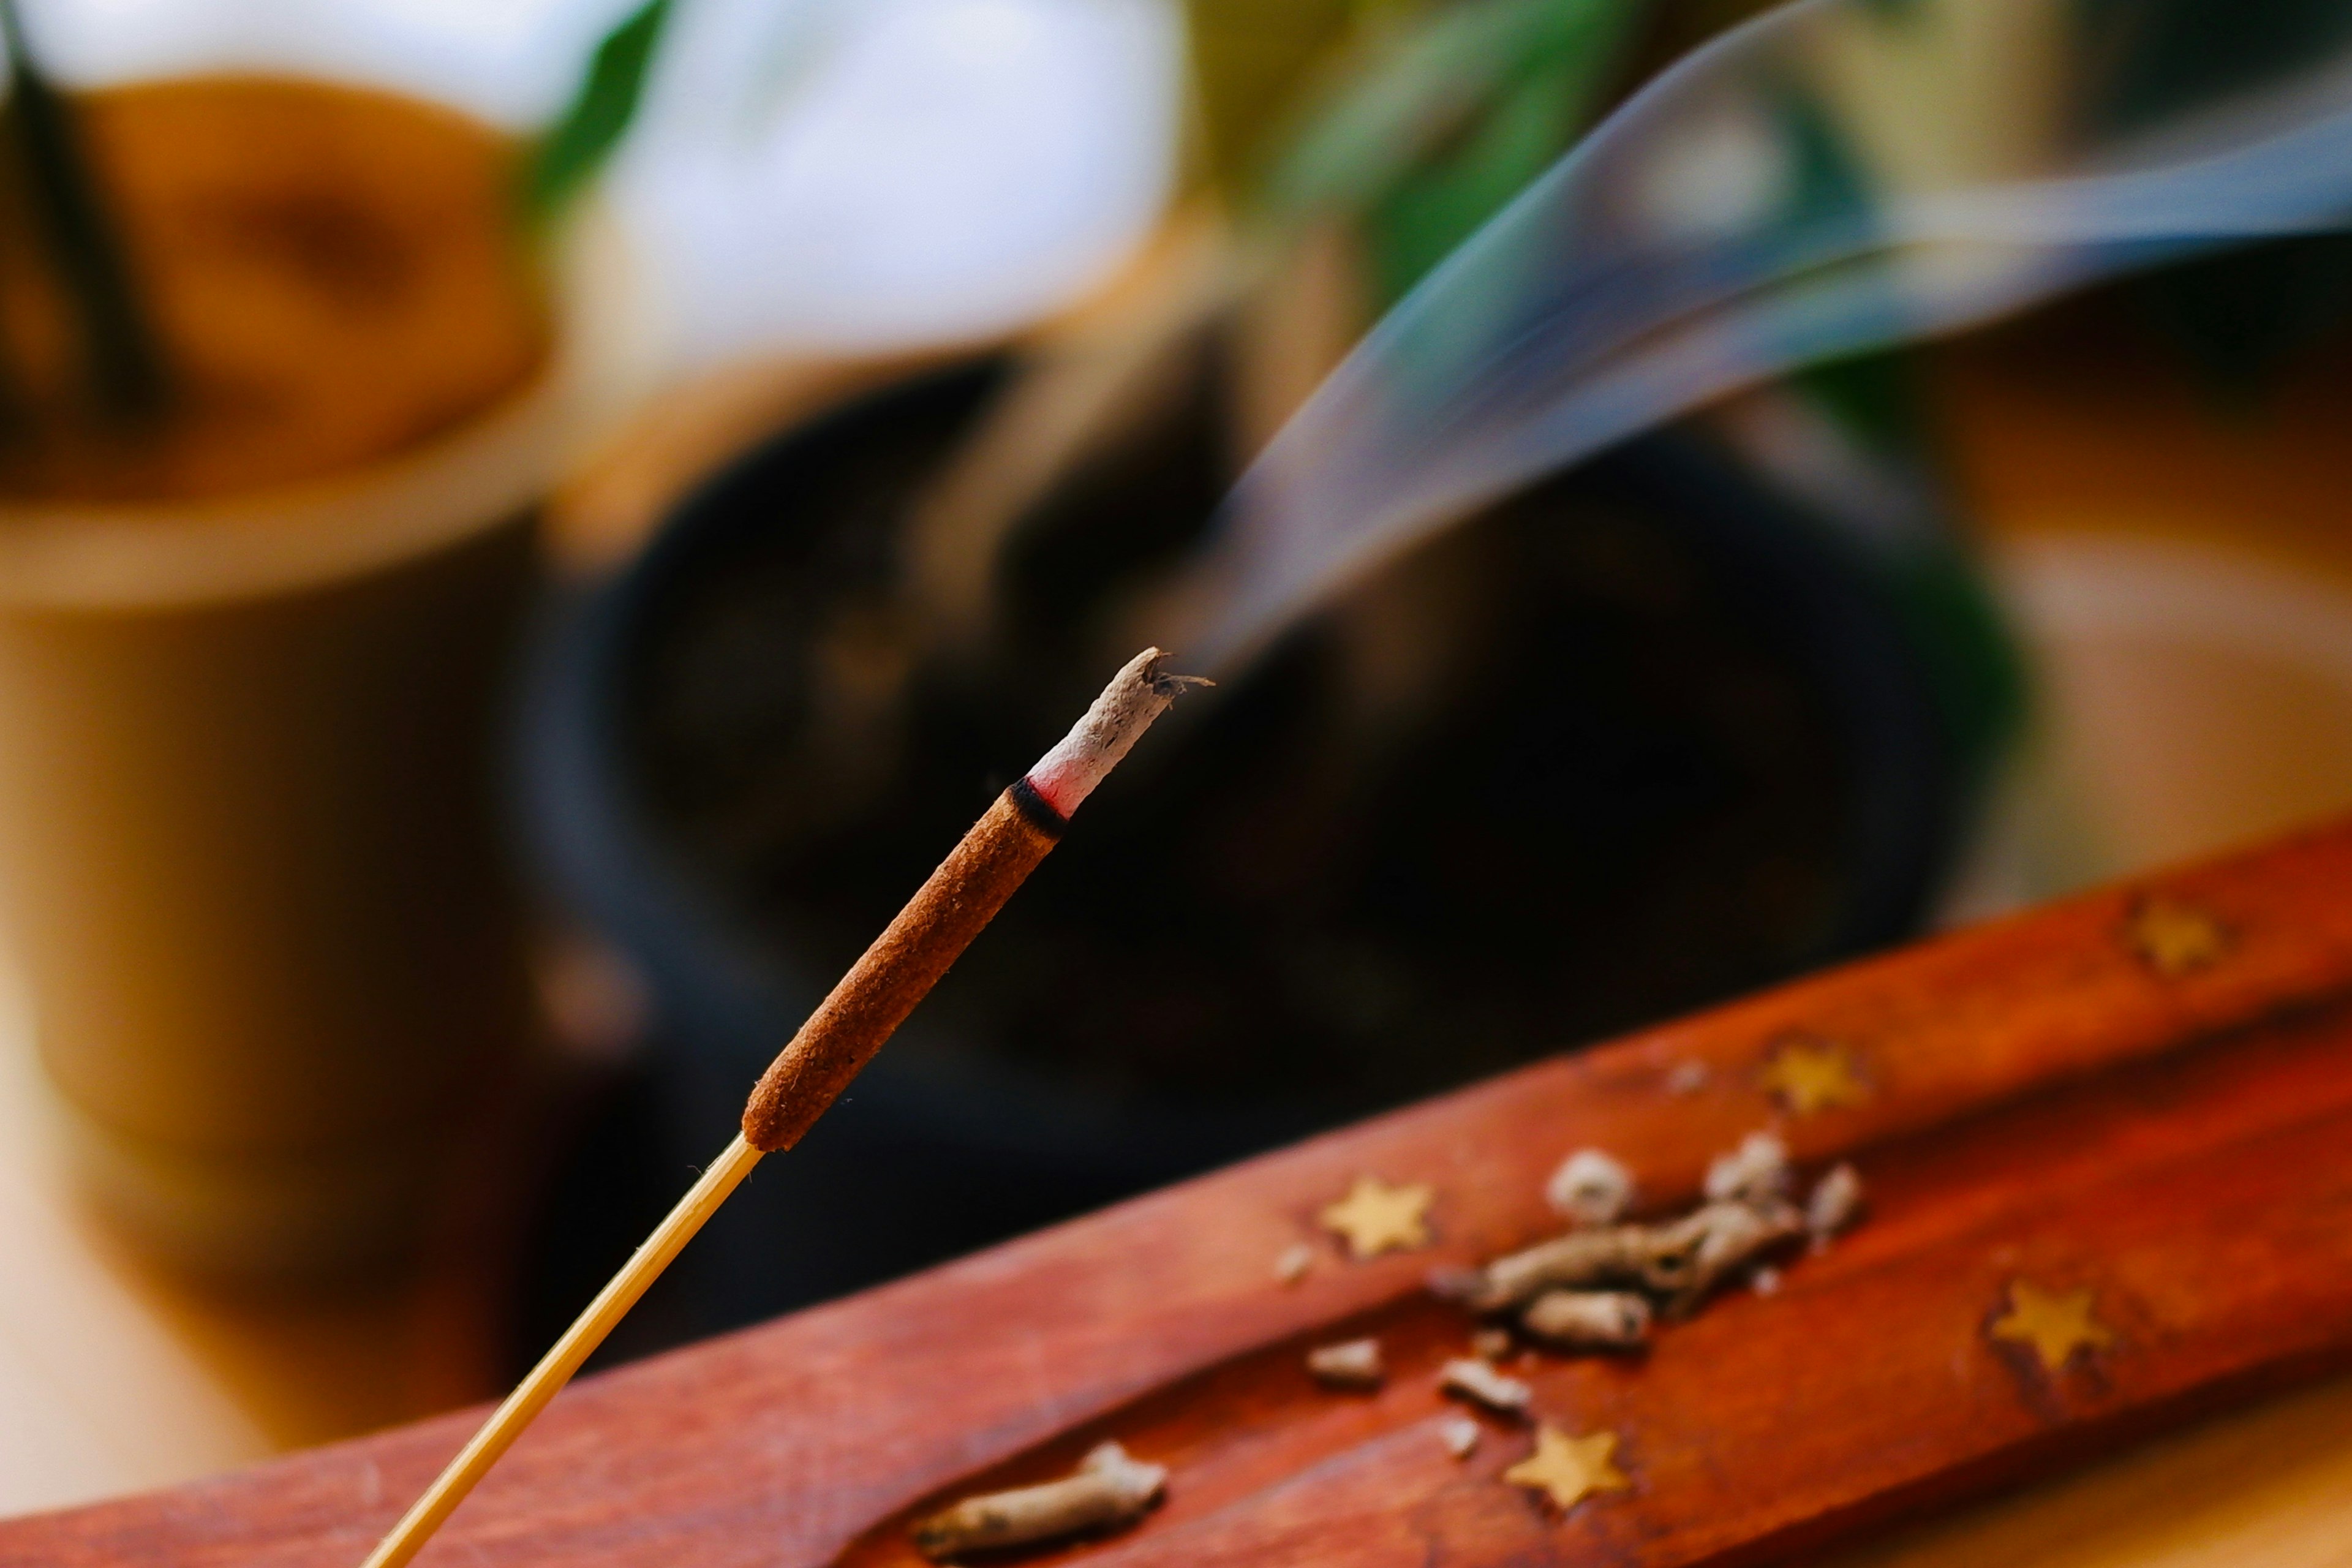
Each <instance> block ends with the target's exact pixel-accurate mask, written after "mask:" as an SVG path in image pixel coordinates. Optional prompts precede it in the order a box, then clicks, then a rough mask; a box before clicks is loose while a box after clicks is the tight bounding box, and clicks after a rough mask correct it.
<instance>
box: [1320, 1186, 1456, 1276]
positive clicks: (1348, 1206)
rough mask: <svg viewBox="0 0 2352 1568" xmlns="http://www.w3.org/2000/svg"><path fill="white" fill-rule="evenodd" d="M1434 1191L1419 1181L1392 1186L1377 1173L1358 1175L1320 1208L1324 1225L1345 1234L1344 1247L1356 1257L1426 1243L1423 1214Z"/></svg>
mask: <svg viewBox="0 0 2352 1568" xmlns="http://www.w3.org/2000/svg"><path fill="white" fill-rule="evenodd" d="M1436 1195H1437V1194H1436V1191H1435V1189H1433V1188H1432V1187H1431V1186H1429V1185H1428V1184H1426V1183H1423V1182H1415V1183H1412V1184H1410V1185H1407V1186H1402V1187H1392V1186H1390V1185H1389V1184H1387V1183H1386V1182H1383V1181H1381V1179H1380V1178H1379V1177H1378V1176H1358V1177H1357V1178H1356V1184H1355V1185H1354V1186H1352V1187H1350V1188H1349V1189H1348V1195H1347V1196H1346V1197H1344V1198H1341V1199H1340V1200H1339V1202H1338V1203H1336V1204H1332V1205H1329V1206H1328V1207H1327V1208H1325V1209H1324V1211H1323V1214H1322V1220H1323V1225H1324V1228H1325V1229H1327V1230H1332V1231H1337V1232H1338V1233H1339V1235H1341V1236H1344V1237H1347V1238H1348V1250H1349V1251H1350V1252H1352V1253H1354V1254H1355V1255H1356V1256H1357V1257H1358V1258H1377V1257H1379V1256H1380V1255H1381V1253H1383V1252H1388V1251H1391V1250H1393V1251H1397V1252H1411V1251H1412V1250H1413V1249H1414V1248H1416V1247H1427V1246H1428V1245H1429V1226H1428V1225H1427V1224H1426V1223H1424V1221H1423V1215H1426V1214H1427V1213H1428V1212H1429V1204H1430V1200H1431V1199H1432V1198H1433V1197H1435V1196H1436Z"/></svg>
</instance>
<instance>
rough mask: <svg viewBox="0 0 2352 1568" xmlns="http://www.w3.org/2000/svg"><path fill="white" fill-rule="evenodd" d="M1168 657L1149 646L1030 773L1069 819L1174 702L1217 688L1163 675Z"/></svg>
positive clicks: (1042, 794) (1032, 782) (1032, 783)
mask: <svg viewBox="0 0 2352 1568" xmlns="http://www.w3.org/2000/svg"><path fill="white" fill-rule="evenodd" d="M1168 658H1170V655H1169V654H1167V653H1166V652H1165V651H1163V650H1162V649H1160V648H1156V647H1148V648H1145V649H1144V650H1143V651H1142V652H1141V653H1139V654H1137V655H1136V656H1135V657H1134V658H1131V659H1129V660H1128V663H1127V668H1124V669H1122V670H1120V671H1119V672H1118V674H1117V675H1115V676H1113V677H1112V678H1111V682H1110V684H1109V685H1108V686H1106V687H1104V688H1103V691H1102V695H1101V696H1099V697H1097V698H1096V699H1095V700H1094V706H1093V707H1091V708H1088V709H1087V712H1086V717H1085V718H1083V719H1080V720H1079V721H1077V722H1076V724H1074V725H1072V726H1071V727H1070V732H1069V733H1068V734H1066V735H1065V736H1063V737H1062V739H1061V742H1060V743H1058V744H1057V745H1055V748H1054V749H1053V750H1052V751H1050V752H1046V753H1045V756H1044V757H1043V758H1041V759H1040V760H1039V761H1038V763H1037V765H1036V766H1035V767H1034V768H1031V769H1030V770H1029V777H1028V783H1029V787H1030V788H1031V789H1033V790H1034V791H1035V792H1036V793H1037V797H1038V798H1039V799H1040V800H1043V801H1044V802H1045V804H1046V805H1049V806H1052V807H1053V808H1054V810H1055V811H1056V812H1058V813H1060V814H1061V816H1063V817H1064V818H1065V819H1067V818H1068V817H1069V816H1070V814H1071V813H1072V812H1075V811H1076V810H1077V809H1078V807H1079V805H1081V804H1083V803H1084V802H1085V800H1086V798H1087V796H1088V795H1092V794H1093V793H1094V790H1095V786H1096V785H1097V784H1100V783H1102V781H1103V779H1104V777H1105V776H1106V775H1108V773H1109V772H1110V771H1111V769H1113V768H1115V767H1117V766H1118V764H1119V761H1120V759H1122V758H1123V757H1125V756H1126V755H1127V753H1128V752H1129V751H1131V750H1133V749H1134V746H1135V742H1137V741H1138V740H1139V739H1141V738H1142V735H1143V732H1144V731H1146V730H1149V729H1150V728H1151V721H1153V720H1154V719H1157V718H1159V717H1160V714H1162V713H1164V712H1166V711H1167V710H1168V705H1169V704H1170V703H1171V702H1173V701H1175V700H1176V699H1177V698H1179V697H1181V696H1182V695H1183V694H1184V693H1185V692H1186V691H1188V690H1190V689H1192V688H1193V687H1196V686H1213V685H1215V684H1216V682H1214V681H1213V680H1210V679H1206V678H1205V677H1202V676H1198V675H1169V674H1166V673H1164V672H1163V671H1162V670H1161V668H1160V666H1161V665H1163V664H1164V663H1166V662H1167V660H1168Z"/></svg>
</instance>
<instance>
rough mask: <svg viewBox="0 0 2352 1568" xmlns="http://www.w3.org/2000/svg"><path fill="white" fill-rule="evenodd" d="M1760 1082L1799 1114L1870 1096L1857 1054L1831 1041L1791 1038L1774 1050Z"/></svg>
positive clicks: (1855, 1103) (1765, 1065)
mask: <svg viewBox="0 0 2352 1568" xmlns="http://www.w3.org/2000/svg"><path fill="white" fill-rule="evenodd" d="M1757 1081H1758V1082H1759V1083H1761V1084H1762V1085H1763V1086H1764V1088H1765V1089H1768V1090H1769V1091H1770V1092H1772V1093H1774V1094H1777V1095H1779V1096H1780V1103H1781V1104H1783V1105H1785V1106H1787V1107H1788V1108H1789V1110H1790V1112H1791V1113H1792V1114H1794V1115H1797V1116H1811V1114H1812V1113H1813V1112H1814V1111H1816V1110H1828V1109H1829V1108H1830V1107H1832V1106H1835V1105H1860V1104H1861V1103H1862V1102H1863V1101H1864V1100H1868V1099H1869V1098H1870V1086H1869V1085H1867V1084H1865V1083H1864V1082H1863V1081H1862V1075H1861V1072H1860V1071H1859V1070H1858V1069H1857V1068H1856V1067H1855V1065H1854V1059H1853V1053H1851V1052H1850V1051H1848V1050H1847V1049H1846V1048H1845V1047H1843V1046H1841V1045H1837V1044H1835V1043H1834V1042H1832V1041H1829V1040H1790V1041H1787V1042H1785V1043H1784V1044H1782V1046H1781V1047H1780V1049H1779V1050H1777V1051H1774V1052H1773V1053H1772V1059H1771V1060H1770V1061H1768V1062H1766V1063H1765V1064H1764V1070H1763V1072H1762V1073H1760V1074H1759V1075H1758V1079H1757Z"/></svg>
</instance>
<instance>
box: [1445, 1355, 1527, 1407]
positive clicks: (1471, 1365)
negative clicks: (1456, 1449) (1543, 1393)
mask: <svg viewBox="0 0 2352 1568" xmlns="http://www.w3.org/2000/svg"><path fill="white" fill-rule="evenodd" d="M1437 1386H1438V1387H1440V1388H1442V1389H1444V1391H1445V1392H1446V1393H1448V1394H1456V1395H1459V1396H1460V1397H1461V1398H1464V1399H1466V1400H1468V1401H1470V1403H1472V1404H1473V1405H1484V1406H1485V1407H1486V1409H1488V1410H1492V1411H1494V1412H1495V1413H1496V1415H1523V1414H1525V1413H1526V1411H1527V1408H1528V1405H1530V1404H1532V1403H1534V1401H1535V1396H1536V1391H1535V1390H1534V1389H1532V1388H1529V1387H1528V1385H1527V1384H1524V1383H1521V1382H1520V1381H1519V1380H1518V1379H1517V1378H1516V1377H1506V1376H1504V1375H1503V1374H1502V1373H1499V1372H1496V1370H1495V1369H1494V1368H1493V1367H1491V1366H1489V1365H1487V1364H1486V1363H1485V1362H1483V1361H1475V1360H1471V1359H1467V1358H1465V1359H1463V1360H1460V1361H1449V1362H1447V1363H1445V1365H1444V1367H1442V1368H1440V1369H1439V1371H1438V1373H1437Z"/></svg>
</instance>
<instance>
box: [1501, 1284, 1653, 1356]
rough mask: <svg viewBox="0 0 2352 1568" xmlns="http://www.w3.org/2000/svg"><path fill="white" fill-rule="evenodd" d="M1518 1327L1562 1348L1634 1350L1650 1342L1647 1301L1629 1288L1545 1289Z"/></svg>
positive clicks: (1532, 1335)
mask: <svg viewBox="0 0 2352 1568" xmlns="http://www.w3.org/2000/svg"><path fill="white" fill-rule="evenodd" d="M1519 1326H1520V1327H1521V1328H1523V1329H1525V1330H1527V1331H1528V1334H1529V1335H1530V1336H1531V1337H1532V1338H1534V1339H1536V1340H1538V1341H1540V1342H1542V1343H1545V1344H1548V1345H1556V1346H1559V1347H1560V1348H1561V1349H1564V1350H1601V1351H1625V1350H1637V1349H1639V1348H1640V1347H1641V1346H1643V1345H1644V1344H1646V1343H1648V1342H1649V1339H1650V1302H1649V1299H1648V1298H1647V1297H1645V1296H1640V1295H1636V1294H1635V1293H1634V1292H1633V1291H1631V1290H1547V1291H1545V1292H1544V1293H1543V1294H1542V1295H1540V1296H1538V1297H1537V1298H1536V1299H1535V1300H1533V1301H1530V1302H1529V1303H1528V1310H1526V1311H1524V1312H1522V1313H1521V1314H1519Z"/></svg>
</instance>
